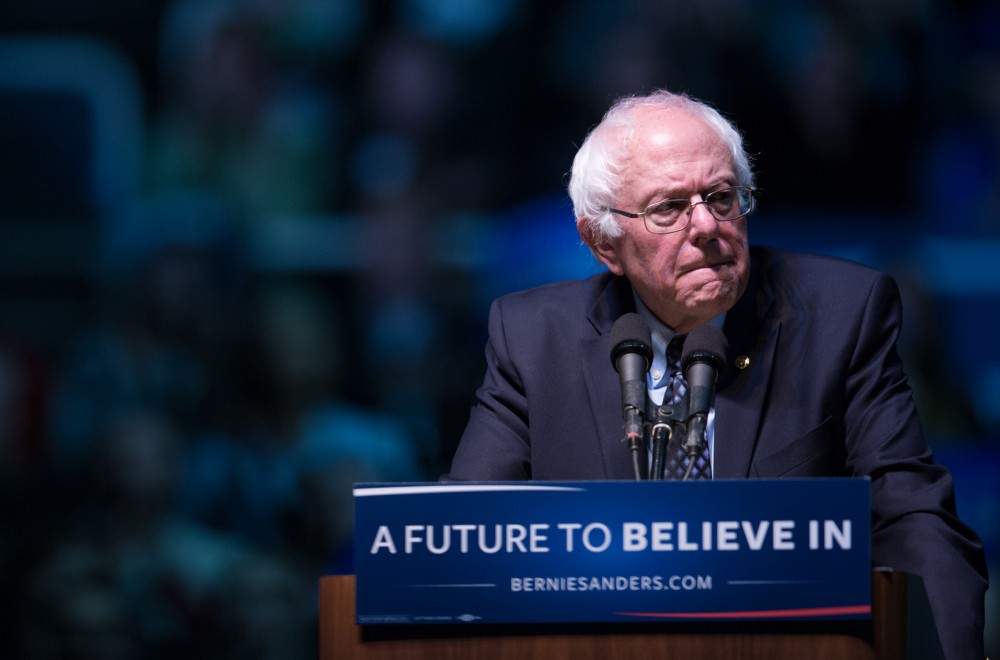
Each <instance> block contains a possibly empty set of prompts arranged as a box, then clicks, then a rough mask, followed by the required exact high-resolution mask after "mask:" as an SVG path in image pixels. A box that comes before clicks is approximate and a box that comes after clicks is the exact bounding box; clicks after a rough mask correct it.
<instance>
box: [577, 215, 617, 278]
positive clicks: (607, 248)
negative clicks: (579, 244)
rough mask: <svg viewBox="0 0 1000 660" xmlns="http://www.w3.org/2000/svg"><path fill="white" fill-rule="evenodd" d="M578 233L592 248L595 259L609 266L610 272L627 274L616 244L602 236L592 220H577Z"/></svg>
mask: <svg viewBox="0 0 1000 660" xmlns="http://www.w3.org/2000/svg"><path fill="white" fill-rule="evenodd" d="M576 231H577V232H579V234H580V238H582V239H583V242H584V243H585V244H586V245H587V247H589V248H590V251H591V252H592V253H593V254H594V257H595V258H596V259H597V260H598V261H600V262H601V263H602V264H604V265H605V266H607V268H608V270H610V271H611V272H612V273H614V274H615V275H624V274H625V269H623V268H622V267H621V264H620V263H619V261H618V250H617V247H616V245H615V242H614V241H612V240H609V239H608V238H606V237H604V236H602V235H601V234H600V232H599V231H597V229H595V228H594V226H593V225H592V224H591V222H590V218H587V217H582V218H577V221H576Z"/></svg>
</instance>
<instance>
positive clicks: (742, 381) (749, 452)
mask: <svg viewBox="0 0 1000 660" xmlns="http://www.w3.org/2000/svg"><path fill="white" fill-rule="evenodd" d="M773 301H774V293H773V290H772V289H771V286H770V285H769V283H768V281H767V278H766V277H765V275H764V273H763V272H762V267H761V264H759V263H758V262H756V261H755V262H754V263H753V266H752V269H751V280H750V283H749V285H748V286H747V291H746V293H744V295H743V297H742V298H741V299H740V301H739V302H737V304H736V305H735V306H734V307H733V309H731V310H730V311H729V314H727V316H726V326H725V334H726V338H727V339H728V341H729V355H728V356H727V362H728V368H729V371H728V374H727V377H726V378H725V379H724V380H723V382H722V383H721V386H720V388H719V392H718V394H717V395H716V400H715V460H714V464H713V467H712V470H713V474H714V476H715V477H716V478H719V479H726V478H745V477H747V476H749V473H750V461H751V459H752V458H753V452H754V450H755V448H756V445H757V440H758V433H759V429H760V420H761V414H762V413H763V410H764V404H765V401H766V397H767V392H768V390H769V389H770V382H771V376H772V373H771V369H772V366H773V364H774V351H775V348H776V347H777V345H778V336H779V334H780V331H781V323H780V321H778V319H776V318H772V317H771V316H770V315H769V312H770V310H771V306H772V303H773ZM741 358H749V364H748V365H747V366H746V367H745V368H743V369H738V368H737V367H736V366H735V362H736V360H737V359H741Z"/></svg>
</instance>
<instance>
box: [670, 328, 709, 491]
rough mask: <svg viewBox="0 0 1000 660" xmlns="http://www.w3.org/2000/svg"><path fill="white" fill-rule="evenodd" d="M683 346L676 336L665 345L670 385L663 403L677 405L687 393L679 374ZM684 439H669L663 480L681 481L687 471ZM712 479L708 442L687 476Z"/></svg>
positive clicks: (678, 336)
mask: <svg viewBox="0 0 1000 660" xmlns="http://www.w3.org/2000/svg"><path fill="white" fill-rule="evenodd" d="M683 345H684V336H683V335H676V336H674V338H673V339H671V340H670V343H669V344H667V364H668V365H669V368H670V383H669V384H668V385H667V392H666V396H665V397H664V403H666V402H667V400H669V402H670V403H677V402H678V401H680V400H681V399H682V398H683V397H684V394H685V392H687V381H685V380H684V374H683V373H682V372H681V349H682V348H683ZM683 440H684V438H682V437H681V434H680V433H678V434H676V435H674V437H672V438H671V439H670V444H669V445H668V446H667V464H666V467H665V468H664V475H663V476H664V479H671V480H677V481H679V480H681V479H683V478H684V473H685V472H686V471H687V467H688V463H689V462H690V459H688V457H687V454H685V453H684V449H683V448H682V446H681V445H682V444H683ZM711 478H712V462H711V459H710V458H709V452H708V442H705V448H704V450H703V451H702V453H701V455H700V456H698V457H697V458H696V459H695V464H694V466H693V467H692V468H691V474H690V475H689V476H688V479H689V480H692V481H693V480H695V479H711Z"/></svg>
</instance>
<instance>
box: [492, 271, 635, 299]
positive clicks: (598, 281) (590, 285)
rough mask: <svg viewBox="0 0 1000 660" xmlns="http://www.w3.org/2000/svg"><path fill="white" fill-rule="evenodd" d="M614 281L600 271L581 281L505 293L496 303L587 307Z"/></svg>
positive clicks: (557, 283)
mask: <svg viewBox="0 0 1000 660" xmlns="http://www.w3.org/2000/svg"><path fill="white" fill-rule="evenodd" d="M615 280H616V277H615V275H613V274H612V273H610V272H608V271H601V272H599V273H595V274H594V275H591V276H590V277H587V278H583V279H576V280H559V281H557V282H549V283H547V284H542V285H540V286H536V287H533V288H530V289H523V290H521V291H514V292H512V293H507V294H504V295H502V296H500V297H499V298H498V299H497V302H498V303H500V304H501V305H504V306H521V305H528V306H531V307H537V306H539V305H545V304H551V305H555V306H559V307H567V306H574V305H583V306H588V307H589V306H590V305H592V304H593V303H594V300H595V299H596V298H597V297H599V296H600V295H601V294H602V293H603V292H604V291H605V290H606V289H607V288H608V286H609V285H612V283H613V282H614V281H615Z"/></svg>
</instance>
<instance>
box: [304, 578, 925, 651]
mask: <svg viewBox="0 0 1000 660" xmlns="http://www.w3.org/2000/svg"><path fill="white" fill-rule="evenodd" d="M925 600H926V596H924V595H923V593H922V584H921V583H920V581H919V580H915V579H913V578H911V577H910V576H908V575H907V574H905V573H899V572H892V571H882V570H878V571H875V572H874V573H873V576H872V618H871V620H870V621H822V622H805V621H786V622H782V621H760V622H701V623H697V622H690V623H689V622H668V623H625V624H621V623H613V624H594V623H585V624H469V625H455V624H443V625H419V626H414V625H364V626H362V625H358V624H357V623H356V622H355V579H354V576H351V575H337V576H325V577H322V578H320V583H319V605H320V610H319V612H320V620H319V650H320V658H321V660H351V659H355V658H356V659H358V660H383V659H385V660H388V659H395V658H407V659H408V660H424V659H426V660H447V659H449V658H455V659H458V658H462V659H468V660H480V659H482V660H486V659H494V658H496V659H501V658H509V659H512V660H534V659H538V660H562V659H564V658H565V659H567V660H569V659H570V658H572V659H573V660H589V659H593V660H606V659H607V658H672V657H677V658H687V657H706V658H768V659H772V658H830V659H834V658H844V659H845V660H847V659H850V660H863V659H867V658H872V659H875V658H878V659H895V658H913V657H937V656H938V655H939V653H940V651H939V650H938V648H936V647H935V643H936V635H934V633H933V630H934V628H933V624H932V623H931V622H930V621H929V620H924V617H926V615H927V611H926V608H925ZM921 635H932V636H933V638H932V639H930V640H921V639H918V638H919V637H920V636H921Z"/></svg>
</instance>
